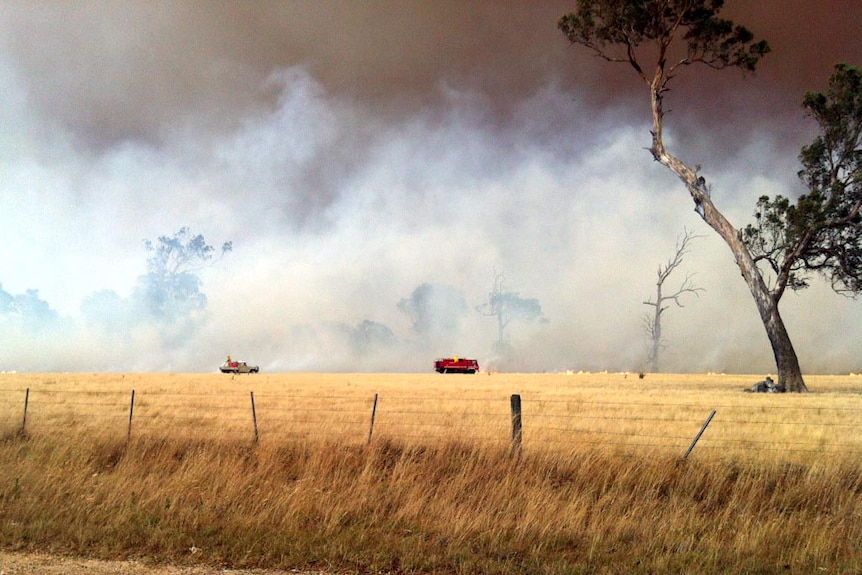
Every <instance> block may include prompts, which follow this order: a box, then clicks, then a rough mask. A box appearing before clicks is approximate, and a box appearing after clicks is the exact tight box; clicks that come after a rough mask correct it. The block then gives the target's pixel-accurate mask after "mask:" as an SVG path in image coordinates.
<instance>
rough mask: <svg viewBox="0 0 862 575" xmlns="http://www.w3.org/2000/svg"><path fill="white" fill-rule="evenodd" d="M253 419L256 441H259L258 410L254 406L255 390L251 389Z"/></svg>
mask: <svg viewBox="0 0 862 575" xmlns="http://www.w3.org/2000/svg"><path fill="white" fill-rule="evenodd" d="M249 393H251V420H252V421H253V422H254V442H255V443H257V440H258V439H259V438H260V436H259V435H258V433H257V410H255V408H254V392H253V391H251V392H249Z"/></svg>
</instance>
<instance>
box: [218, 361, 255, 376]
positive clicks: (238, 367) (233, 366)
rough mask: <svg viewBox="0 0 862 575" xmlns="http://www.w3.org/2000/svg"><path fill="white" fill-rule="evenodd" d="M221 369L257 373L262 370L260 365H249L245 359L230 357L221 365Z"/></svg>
mask: <svg viewBox="0 0 862 575" xmlns="http://www.w3.org/2000/svg"><path fill="white" fill-rule="evenodd" d="M219 371H221V372H222V373H257V372H259V371H260V367H259V366H257V365H249V364H248V363H246V362H244V361H236V360H232V359H231V358H230V357H228V358H227V361H225V362H224V363H223V364H221V367H219Z"/></svg>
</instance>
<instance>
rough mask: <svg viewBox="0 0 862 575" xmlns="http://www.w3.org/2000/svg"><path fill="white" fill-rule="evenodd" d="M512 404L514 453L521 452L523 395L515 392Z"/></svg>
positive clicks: (518, 453)
mask: <svg viewBox="0 0 862 575" xmlns="http://www.w3.org/2000/svg"><path fill="white" fill-rule="evenodd" d="M511 404H512V455H520V454H521V437H522V435H523V429H522V427H521V396H520V395H518V394H513V395H512V399H511Z"/></svg>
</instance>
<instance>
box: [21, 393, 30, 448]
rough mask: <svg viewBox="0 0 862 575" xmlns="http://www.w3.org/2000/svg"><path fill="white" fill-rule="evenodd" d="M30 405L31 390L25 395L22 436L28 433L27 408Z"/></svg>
mask: <svg viewBox="0 0 862 575" xmlns="http://www.w3.org/2000/svg"><path fill="white" fill-rule="evenodd" d="M28 405H30V388H29V387H28V388H27V391H26V392H25V393H24V419H23V420H22V421H21V436H23V435H24V433H25V432H26V427H27V406H28Z"/></svg>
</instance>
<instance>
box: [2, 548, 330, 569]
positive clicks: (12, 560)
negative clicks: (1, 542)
mask: <svg viewBox="0 0 862 575" xmlns="http://www.w3.org/2000/svg"><path fill="white" fill-rule="evenodd" d="M0 575H326V574H324V573H323V572H321V571H317V572H312V571H272V570H264V569H219V568H212V567H209V568H208V567H172V566H161V567H153V566H149V565H145V564H143V563H140V562H138V561H98V560H95V559H76V558H70V557H60V556H57V555H47V554H42V553H7V552H5V551H0Z"/></svg>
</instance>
